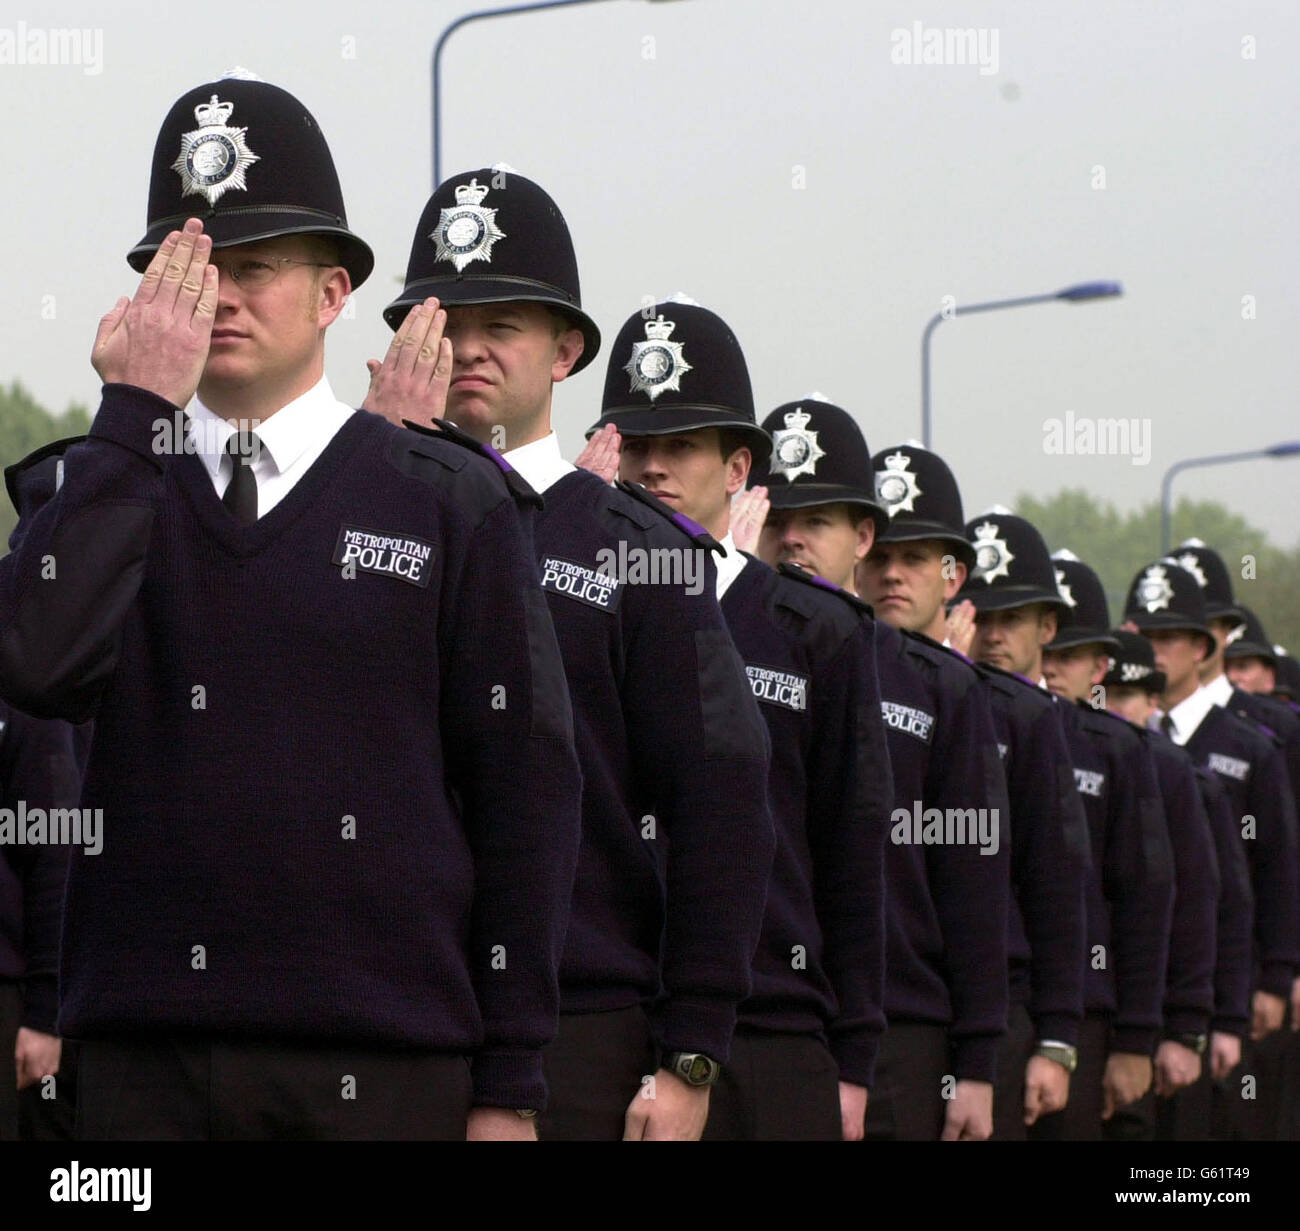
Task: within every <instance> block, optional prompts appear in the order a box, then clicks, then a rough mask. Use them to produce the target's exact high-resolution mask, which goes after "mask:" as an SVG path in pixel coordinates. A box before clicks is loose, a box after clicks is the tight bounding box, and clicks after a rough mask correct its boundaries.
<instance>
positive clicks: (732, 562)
mask: <svg viewBox="0 0 1300 1231" xmlns="http://www.w3.org/2000/svg"><path fill="white" fill-rule="evenodd" d="M721 542H722V547H723V550H725V551H726V553H727V554H726V555H725V556H720V557H718V559H717V561H716V563H717V566H718V601H719V602H721V601H722V596H723V595H724V594H726V592H727V590H728V588H729V587H730V586H731V583H732V582H733V581H735V580H736V578H737V577H739V576H740V575H741V573H743V572H744V571H745V565H746V564H748V563H749V560H748V559H747V558H746V557H745V554H744V552H740V551H737V550H736V540H735V538H734V537H733V535H732V533H731V531H730V530H728V531H727V533H726V535H725V536H724V537H723V539H722V540H721Z"/></svg>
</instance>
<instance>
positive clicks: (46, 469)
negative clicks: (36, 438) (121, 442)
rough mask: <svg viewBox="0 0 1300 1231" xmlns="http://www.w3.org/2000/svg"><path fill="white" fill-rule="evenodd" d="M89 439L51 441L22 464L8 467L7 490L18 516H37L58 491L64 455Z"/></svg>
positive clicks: (21, 462)
mask: <svg viewBox="0 0 1300 1231" xmlns="http://www.w3.org/2000/svg"><path fill="white" fill-rule="evenodd" d="M86 439H87V437H85V436H69V437H68V438H67V439H66V440H54V441H51V442H50V443H49V444H47V445H42V446H41V447H40V448H39V449H37V450H35V451H34V452H32V453H29V454H28V455H27V456H26V457H24V458H23V459H22V460H21V461H18V462H14V464H13V465H12V466H6V467H5V490H6V491H7V492H8V493H9V500H10V502H11V503H12V504H13V506H14V512H16V513H17V514H18V516H19V517H23V516H28V515H30V514H32V513H35V512H36V511H37V510H38V509H39V508H40V507H41V506H42V505H44V504H45V502H46V501H47V500H49V499H50V498H51V497H52V496H53V495H54V493H55V492H56V491H58V490H59V484H60V482H62V478H63V475H62V469H63V455H64V454H65V453H66V452H67V451H68V450H69V449H70V448H72V446H73V445H79V444H81V442H82V441H83V440H86ZM24 504H26V507H24Z"/></svg>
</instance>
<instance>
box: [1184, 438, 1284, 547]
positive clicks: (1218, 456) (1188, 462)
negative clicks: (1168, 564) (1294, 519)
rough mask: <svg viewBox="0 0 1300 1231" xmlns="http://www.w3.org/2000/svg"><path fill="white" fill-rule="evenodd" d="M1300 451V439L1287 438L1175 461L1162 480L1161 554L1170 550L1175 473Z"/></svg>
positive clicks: (1281, 455) (1282, 455)
mask: <svg viewBox="0 0 1300 1231" xmlns="http://www.w3.org/2000/svg"><path fill="white" fill-rule="evenodd" d="M1293 453H1300V440H1286V441H1283V442H1282V443H1281V444H1276V445H1269V447H1268V448H1266V449H1247V450H1245V451H1244V452H1241V453H1214V454H1211V455H1210V456H1209V457H1187V458H1184V459H1183V460H1182V461H1181V462H1175V463H1174V464H1173V465H1172V466H1170V467H1169V469H1168V470H1166V471H1165V477H1164V478H1163V479H1161V480H1160V554H1161V555H1162V556H1163V555H1165V554H1166V553H1168V551H1169V537H1170V536H1169V522H1170V513H1171V509H1170V498H1171V495H1172V491H1173V485H1174V475H1176V474H1178V473H1179V472H1180V471H1183V470H1191V469H1192V468H1193V467H1195V466H1219V465H1222V464H1223V463H1225V462H1248V461H1251V460H1253V459H1254V458H1257V457H1289V456H1290V455H1291V454H1293Z"/></svg>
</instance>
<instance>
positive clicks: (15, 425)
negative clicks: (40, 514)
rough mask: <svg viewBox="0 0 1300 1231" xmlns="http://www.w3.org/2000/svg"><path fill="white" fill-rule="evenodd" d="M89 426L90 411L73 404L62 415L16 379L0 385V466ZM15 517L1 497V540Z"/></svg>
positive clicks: (78, 434)
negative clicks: (5, 386) (42, 403)
mask: <svg viewBox="0 0 1300 1231" xmlns="http://www.w3.org/2000/svg"><path fill="white" fill-rule="evenodd" d="M89 429H90V414H89V412H88V411H87V410H86V408H85V407H84V406H80V405H77V404H75V403H74V404H73V405H71V406H69V407H68V409H67V410H66V411H64V413H63V414H62V415H52V414H51V413H50V412H49V411H48V410H46V409H45V407H44V406H42V405H41V404H40V403H39V402H37V401H36V399H35V398H34V397H32V395H31V394H30V393H28V392H27V390H26V389H24V388H23V386H22V385H21V384H20V383H19V382H18V381H16V380H15V381H14V382H13V383H12V384H11V385H10V386H9V388H8V389H5V388H3V387H0V467H6V466H12V465H13V464H14V462H17V461H21V460H22V459H23V458H24V457H26V456H27V455H28V454H29V453H30V452H32V450H33V449H39V448H40V447H41V446H42V445H44V444H49V442H50V441H52V440H61V439H63V438H65V437H68V436H81V435H84V434H85V433H86V432H87V431H89ZM17 520H18V517H17V514H16V513H15V512H14V510H13V508H12V507H11V506H10V504H9V500H8V497H7V496H6V497H5V498H4V499H3V500H0V542H8V539H9V532H10V531H11V530H12V529H13V528H14V523H15V522H16V521H17Z"/></svg>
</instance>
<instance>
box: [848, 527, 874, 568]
mask: <svg viewBox="0 0 1300 1231" xmlns="http://www.w3.org/2000/svg"><path fill="white" fill-rule="evenodd" d="M875 541H876V523H875V521H874V519H872V518H870V517H864V518H863V519H862V520H861V521H860V522H858V542H857V546H856V547H854V549H853V558H854V559H855V560H865V559H866V558H867V553H868V552H870V551H871V548H872V546H873V544H874V543H875Z"/></svg>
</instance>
